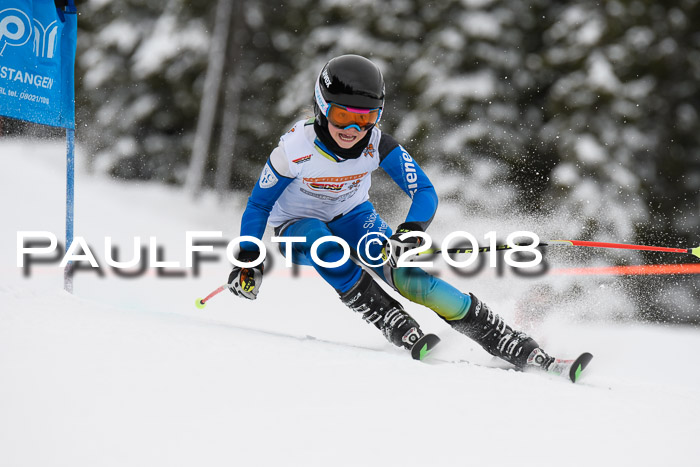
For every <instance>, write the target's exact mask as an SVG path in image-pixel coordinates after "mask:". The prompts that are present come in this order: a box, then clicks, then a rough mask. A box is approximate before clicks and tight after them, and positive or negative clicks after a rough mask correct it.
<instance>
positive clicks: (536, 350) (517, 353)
mask: <svg viewBox="0 0 700 467" xmlns="http://www.w3.org/2000/svg"><path fill="white" fill-rule="evenodd" d="M470 296H471V305H470V307H469V311H468V312H467V314H466V315H465V316H464V317H463V318H461V319H458V320H453V321H449V320H445V321H447V323H448V324H449V325H450V326H452V328H453V329H455V330H456V331H458V332H460V333H462V334H464V335H465V336H467V337H470V338H471V339H473V340H474V341H476V342H477V343H478V344H479V345H481V346H482V347H483V348H484V350H486V351H487V352H488V353H490V354H491V355H494V356H496V357H500V358H502V359H503V360H505V361H507V362H509V363H511V364H513V365H515V366H516V367H517V368H519V369H521V370H527V369H530V368H537V369H541V370H544V371H547V370H549V367H550V365H551V364H552V363H553V362H554V360H555V359H554V358H553V357H550V356H549V355H547V353H546V352H545V351H544V350H542V349H541V348H540V347H539V345H538V344H537V342H535V340H534V339H533V338H532V337H530V336H528V335H527V334H525V333H524V332H519V331H514V330H513V329H512V328H511V327H510V326H508V325H507V324H506V323H505V321H503V318H501V317H500V316H498V315H497V314H495V313H493V312H492V311H491V310H490V309H489V307H488V306H486V304H485V303H483V302H481V301H480V300H479V299H478V298H476V297H475V296H474V295H471V294H470Z"/></svg>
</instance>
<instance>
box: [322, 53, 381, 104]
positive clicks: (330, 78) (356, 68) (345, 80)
mask: <svg viewBox="0 0 700 467" xmlns="http://www.w3.org/2000/svg"><path fill="white" fill-rule="evenodd" d="M314 97H315V99H314V100H315V105H314V108H315V110H316V117H319V116H321V115H323V116H325V115H326V114H327V112H328V105H329V104H330V103H331V102H333V103H336V104H340V105H344V106H347V107H356V108H360V109H376V108H383V107H384V77H383V76H382V72H381V71H380V70H379V67H378V66H377V65H375V64H374V63H372V62H371V61H370V60H368V59H366V58H365V57H361V56H359V55H341V56H339V57H335V58H332V59H331V60H329V61H328V63H326V65H325V66H324V67H323V69H322V70H321V73H320V74H319V75H318V80H317V81H316V88H315V90H314Z"/></svg>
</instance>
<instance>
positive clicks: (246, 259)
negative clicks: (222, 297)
mask: <svg viewBox="0 0 700 467" xmlns="http://www.w3.org/2000/svg"><path fill="white" fill-rule="evenodd" d="M258 256H260V252H258V251H247V250H241V251H240V253H238V258H237V259H238V261H240V262H242V263H251V262H253V261H255V260H256V259H258ZM263 270H264V267H263V263H260V264H258V265H257V266H254V267H252V268H241V267H239V266H234V267H233V270H232V271H231V274H229V276H228V284H229V290H230V291H231V292H232V293H233V294H234V295H236V296H238V297H243V298H247V299H248V300H255V299H256V298H257V297H258V291H259V290H260V285H261V284H262V279H263Z"/></svg>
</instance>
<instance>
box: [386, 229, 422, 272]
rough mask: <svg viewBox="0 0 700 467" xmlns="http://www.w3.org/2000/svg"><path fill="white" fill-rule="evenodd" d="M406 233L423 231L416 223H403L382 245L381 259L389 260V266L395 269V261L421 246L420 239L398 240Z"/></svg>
mask: <svg viewBox="0 0 700 467" xmlns="http://www.w3.org/2000/svg"><path fill="white" fill-rule="evenodd" d="M407 232H423V229H422V228H421V226H420V225H419V224H418V223H417V222H404V223H403V224H401V225H399V226H398V227H397V228H396V232H394V235H392V236H391V237H390V238H389V240H387V241H386V242H385V243H384V249H383V250H382V258H383V259H386V258H387V257H388V258H389V265H390V266H391V267H392V268H394V269H396V267H397V261H398V260H399V258H400V257H401V255H402V254H404V253H405V252H406V251H408V250H412V249H414V248H418V247H419V246H421V245H422V244H423V239H422V238H420V237H408V238H405V239H403V240H401V239H399V237H401V236H402V235H403V234H405V233H407Z"/></svg>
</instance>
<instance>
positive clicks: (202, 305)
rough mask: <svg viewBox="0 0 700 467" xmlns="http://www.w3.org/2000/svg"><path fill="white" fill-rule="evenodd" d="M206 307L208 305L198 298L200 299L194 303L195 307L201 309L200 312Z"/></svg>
mask: <svg viewBox="0 0 700 467" xmlns="http://www.w3.org/2000/svg"><path fill="white" fill-rule="evenodd" d="M204 305H206V303H204V302H203V301H202V299H201V298H198V299H197V300H196V301H195V302H194V306H196V307H197V308H199V309H200V310H201V309H202V308H204Z"/></svg>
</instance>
